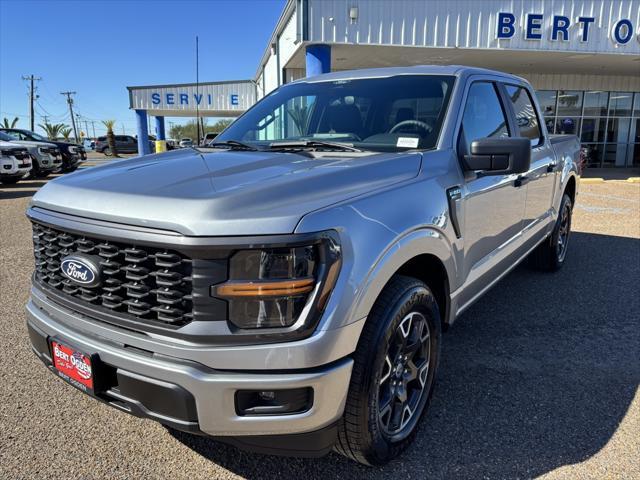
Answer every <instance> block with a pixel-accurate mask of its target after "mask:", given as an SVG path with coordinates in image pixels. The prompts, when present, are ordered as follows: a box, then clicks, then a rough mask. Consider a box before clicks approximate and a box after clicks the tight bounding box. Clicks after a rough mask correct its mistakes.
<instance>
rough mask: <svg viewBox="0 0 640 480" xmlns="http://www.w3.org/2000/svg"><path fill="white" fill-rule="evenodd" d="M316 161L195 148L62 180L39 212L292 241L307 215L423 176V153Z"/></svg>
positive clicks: (42, 193) (47, 191) (43, 194)
mask: <svg viewBox="0 0 640 480" xmlns="http://www.w3.org/2000/svg"><path fill="white" fill-rule="evenodd" d="M344 155H345V154H343V153H340V154H336V155H333V156H331V157H327V156H324V157H322V158H311V156H308V155H304V154H297V153H281V152H243V151H217V152H213V153H204V154H201V153H199V152H198V151H196V150H193V149H187V150H180V151H174V152H168V153H163V154H158V155H147V156H144V157H139V158H134V159H129V160H122V161H115V162H112V163H110V164H108V165H105V166H101V167H93V168H89V169H85V170H82V171H80V172H76V173H73V174H70V175H65V176H63V177H59V178H57V179H55V180H53V181H51V182H49V183H48V184H47V185H45V186H44V187H43V188H41V189H40V190H39V191H38V193H37V194H36V195H35V196H34V197H33V200H32V205H33V206H35V207H41V208H45V209H48V210H54V211H58V212H62V213H68V214H72V215H78V216H82V217H87V218H93V219H98V220H105V221H111V222H118V223H124V224H128V225H139V226H148V227H153V228H160V229H165V230H171V231H175V232H179V233H182V234H184V235H196V236H224V235H261V234H284V233H292V232H293V231H294V229H295V227H296V225H297V224H298V222H299V221H300V219H301V218H302V217H303V216H304V215H305V214H307V213H309V212H311V211H314V210H317V209H319V208H322V207H325V206H328V205H331V204H334V203H337V202H340V201H343V200H346V199H348V198H351V197H354V196H358V195H362V194H365V193H368V192H371V191H372V190H375V189H379V188H382V187H385V186H387V185H391V184H393V183H396V182H400V181H403V180H407V179H410V178H413V177H415V176H416V175H417V174H418V172H419V169H420V162H421V158H422V157H421V155H420V154H418V153H381V154H372V155H366V156H357V157H352V156H350V157H345V156H344Z"/></svg>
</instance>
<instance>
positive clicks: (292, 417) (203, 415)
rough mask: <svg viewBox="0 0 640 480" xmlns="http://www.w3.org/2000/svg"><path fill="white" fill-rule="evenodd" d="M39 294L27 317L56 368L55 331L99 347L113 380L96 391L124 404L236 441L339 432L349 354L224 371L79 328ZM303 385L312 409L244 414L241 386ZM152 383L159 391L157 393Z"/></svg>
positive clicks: (93, 350)
mask: <svg viewBox="0 0 640 480" xmlns="http://www.w3.org/2000/svg"><path fill="white" fill-rule="evenodd" d="M36 302H37V299H36V301H34V298H32V299H31V300H30V301H29V303H28V304H27V317H28V319H27V325H28V328H29V332H30V337H31V342H32V346H33V350H34V352H35V353H36V355H37V356H38V357H39V358H40V359H41V360H42V361H43V362H44V363H45V364H46V365H48V366H49V367H50V368H51V369H53V367H51V363H52V362H51V353H50V347H49V339H50V338H52V337H55V338H57V339H59V340H61V341H63V342H68V343H69V344H71V345H73V346H74V347H76V348H78V349H80V350H82V351H84V352H85V353H88V354H97V355H98V358H99V363H98V365H99V366H98V367H97V370H96V379H97V380H100V379H99V378H98V376H99V375H101V374H102V375H104V377H105V378H107V377H108V378H110V379H111V380H110V381H108V382H106V381H105V382H103V387H100V388H101V389H98V390H96V395H95V396H96V397H97V398H98V399H99V400H101V401H104V402H106V403H108V404H110V405H112V406H114V407H116V408H119V409H121V410H124V411H127V412H128V413H131V414H134V415H138V416H142V417H148V418H152V419H154V420H157V421H160V422H162V423H164V424H168V425H170V426H172V427H174V428H178V429H180V430H186V431H191V432H198V433H204V434H207V435H212V436H222V437H240V438H234V439H231V438H230V439H228V440H229V441H234V442H232V443H236V444H242V443H254V444H256V443H260V442H256V441H254V440H255V439H259V438H260V437H259V436H276V437H279V436H289V435H292V434H298V435H303V436H304V435H310V434H311V433H313V432H323V439H324V440H325V443H326V442H329V440H330V439H332V438H333V437H332V435H333V434H332V433H329V434H327V432H331V431H332V430H331V426H332V425H334V424H335V422H336V421H337V420H338V419H339V418H340V416H341V415H342V412H343V410H344V404H345V401H346V395H347V390H348V386H349V381H350V378H351V369H352V366H353V360H352V359H351V358H349V357H347V358H343V359H342V360H338V361H335V362H332V363H331V364H329V365H325V366H322V367H316V368H312V369H307V370H290V371H286V370H285V371H277V372H273V373H269V371H262V372H256V371H244V372H243V371H237V370H235V371H233V370H224V371H223V370H218V369H214V368H211V367H207V366H205V365H203V364H201V363H197V362H194V361H192V360H185V359H181V358H176V357H171V356H168V355H164V354H159V353H154V352H151V351H146V350H142V349H139V348H135V347H130V346H129V345H128V344H127V343H124V342H122V343H121V342H119V341H113V340H107V339H106V338H104V337H102V336H96V335H95V334H94V333H92V332H90V331H88V330H86V329H85V330H83V329H78V328H73V329H72V328H70V327H69V326H68V325H67V324H65V323H63V322H61V321H60V320H59V319H58V318H56V309H51V311H49V310H47V308H46V306H47V305H46V303H43V302H37V303H36ZM194 348H197V347H194ZM236 353H237V354H238V355H241V354H242V353H241V351H237V352H236ZM101 381H102V380H100V381H99V382H97V383H100V382H101ZM303 387H310V388H312V389H313V402H312V405H311V407H310V408H309V409H308V410H307V411H305V412H302V413H295V414H287V415H255V416H243V415H239V414H238V413H237V411H236V405H235V394H236V391H237V390H239V389H242V390H257V391H265V390H280V389H292V388H303ZM150 391H152V392H155V393H153V394H152V395H151V394H149V392H150ZM145 392H146V393H145ZM247 436H251V437H252V438H253V440H252V441H250V442H243V441H242V440H241V439H242V438H245V437H247ZM296 436H297V435H296ZM276 437H274V438H276ZM247 438H248V437H247ZM329 443H331V442H329ZM327 448H330V445H328V447H327V445H324V447H323V449H324V450H326V449H327ZM324 450H323V451H324Z"/></svg>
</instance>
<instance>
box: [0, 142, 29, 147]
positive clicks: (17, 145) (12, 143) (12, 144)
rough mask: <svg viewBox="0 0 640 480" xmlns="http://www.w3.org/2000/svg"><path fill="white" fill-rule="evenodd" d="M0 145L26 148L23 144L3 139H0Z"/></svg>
mask: <svg viewBox="0 0 640 480" xmlns="http://www.w3.org/2000/svg"><path fill="white" fill-rule="evenodd" d="M0 147H4V148H19V147H22V148H26V147H25V146H24V145H20V144H18V143H16V142H5V141H4V140H0Z"/></svg>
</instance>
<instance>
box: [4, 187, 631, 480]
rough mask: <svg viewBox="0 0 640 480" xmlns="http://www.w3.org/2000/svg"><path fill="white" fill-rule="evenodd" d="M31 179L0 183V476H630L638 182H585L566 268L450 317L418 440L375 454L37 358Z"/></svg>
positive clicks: (520, 280) (513, 283)
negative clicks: (111, 387)
mask: <svg viewBox="0 0 640 480" xmlns="http://www.w3.org/2000/svg"><path fill="white" fill-rule="evenodd" d="M41 184H42V182H38V181H32V182H22V183H20V184H18V185H17V186H16V187H15V188H2V189H0V221H1V251H2V255H1V258H0V283H1V286H2V288H1V289H0V312H2V315H1V316H0V331H2V348H1V349H0V397H1V398H2V402H1V404H0V412H1V417H0V430H1V431H2V435H1V436H0V478H45V477H52V476H54V475H55V476H62V477H66V478H191V479H194V478H298V477H302V476H304V477H306V478H308V479H312V478H323V479H328V478H341V479H345V478H383V477H384V478H420V479H425V478H434V479H439V478H447V479H450V478H471V479H480V478H487V479H503V478H504V479H507V478H508V479H512V478H531V477H543V478H554V479H555V478H557V479H565V478H580V479H583V478H585V479H586V478H591V479H603V478H621V479H631V478H640V436H639V435H638V432H639V431H640V394H639V393H638V383H639V381H640V327H639V324H638V321H639V320H640V295H638V292H639V286H640V240H638V239H639V238H640V184H631V183H626V182H606V183H602V184H598V185H584V186H583V187H582V188H581V194H580V196H579V199H578V203H577V206H576V210H575V217H574V225H573V227H574V234H573V235H572V237H571V245H570V252H569V254H568V258H567V264H566V265H565V268H564V269H563V270H562V271H561V272H559V273H556V274H542V273H536V272H531V271H529V270H527V269H526V268H524V267H518V268H517V269H516V270H515V271H514V272H513V273H511V274H510V275H508V276H507V277H506V278H505V279H504V280H503V281H502V282H500V284H499V285H497V286H496V287H495V288H494V289H493V290H492V291H491V292H489V293H488V294H487V295H486V296H485V297H484V298H483V299H482V300H480V301H479V302H478V303H476V304H475V305H474V306H473V307H472V308H471V309H469V310H468V311H467V312H466V313H465V314H464V315H463V316H462V317H461V318H460V319H459V320H458V321H457V323H456V324H455V325H454V326H453V327H452V328H451V329H450V331H449V333H448V334H446V335H445V337H444V345H443V351H442V359H443V360H442V364H441V369H440V375H439V381H438V385H437V387H436V391H435V394H434V398H433V403H432V406H431V409H430V410H429V412H428V414H427V415H426V417H425V418H424V420H423V422H422V426H421V429H420V432H419V434H418V437H417V441H416V442H415V443H414V445H413V446H412V447H411V448H410V449H409V450H408V451H407V452H406V453H405V454H404V455H403V456H402V457H401V458H400V459H398V460H397V461H395V462H393V463H391V464H390V465H388V466H387V467H385V468H382V469H376V468H373V469H371V468H364V467H361V466H359V465H356V464H354V463H351V462H349V461H347V460H345V459H343V458H342V457H340V456H338V455H336V454H331V455H329V456H327V457H325V458H323V459H319V460H301V459H287V458H278V457H267V456H260V455H251V454H246V453H243V452H240V451H238V450H236V449H234V448H232V447H228V446H225V445H222V444H220V443H217V442H214V441H212V440H209V439H204V438H200V437H194V436H190V435H186V434H181V433H173V434H172V433H170V432H168V431H167V430H165V429H164V428H162V427H161V426H160V425H158V424H156V423H154V422H151V421H148V420H141V419H137V418H135V417H131V416H128V415H126V414H124V413H122V412H119V411H116V410H114V409H112V408H110V407H107V406H104V405H102V404H100V403H98V402H95V401H94V400H92V399H90V398H88V397H86V396H84V395H83V394H81V393H80V392H78V391H77V390H75V389H74V388H73V387H71V386H69V385H67V384H65V383H63V382H62V381H61V380H59V379H58V378H56V377H54V376H53V375H51V374H50V373H49V372H48V371H46V369H45V368H44V367H43V365H42V364H41V363H40V362H39V361H38V360H37V359H36V358H35V356H34V355H33V354H32V353H31V351H30V347H29V342H28V339H27V332H26V328H25V315H24V304H25V302H26V300H27V295H28V291H29V276H30V273H31V271H32V268H33V261H32V254H31V240H30V231H29V225H28V222H27V220H26V219H25V217H24V211H25V209H26V207H27V204H28V202H29V198H30V197H31V195H32V194H33V192H34V191H35V190H36V189H37V188H38V187H39V186H40V185H41Z"/></svg>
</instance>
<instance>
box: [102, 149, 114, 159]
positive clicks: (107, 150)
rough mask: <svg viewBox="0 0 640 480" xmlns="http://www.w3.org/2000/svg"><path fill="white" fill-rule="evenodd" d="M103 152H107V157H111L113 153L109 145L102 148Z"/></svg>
mask: <svg viewBox="0 0 640 480" xmlns="http://www.w3.org/2000/svg"><path fill="white" fill-rule="evenodd" d="M102 153H103V154H105V155H106V156H107V157H110V156H111V155H112V153H111V149H110V148H109V147H107V148H105V149H104V150H102Z"/></svg>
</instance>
